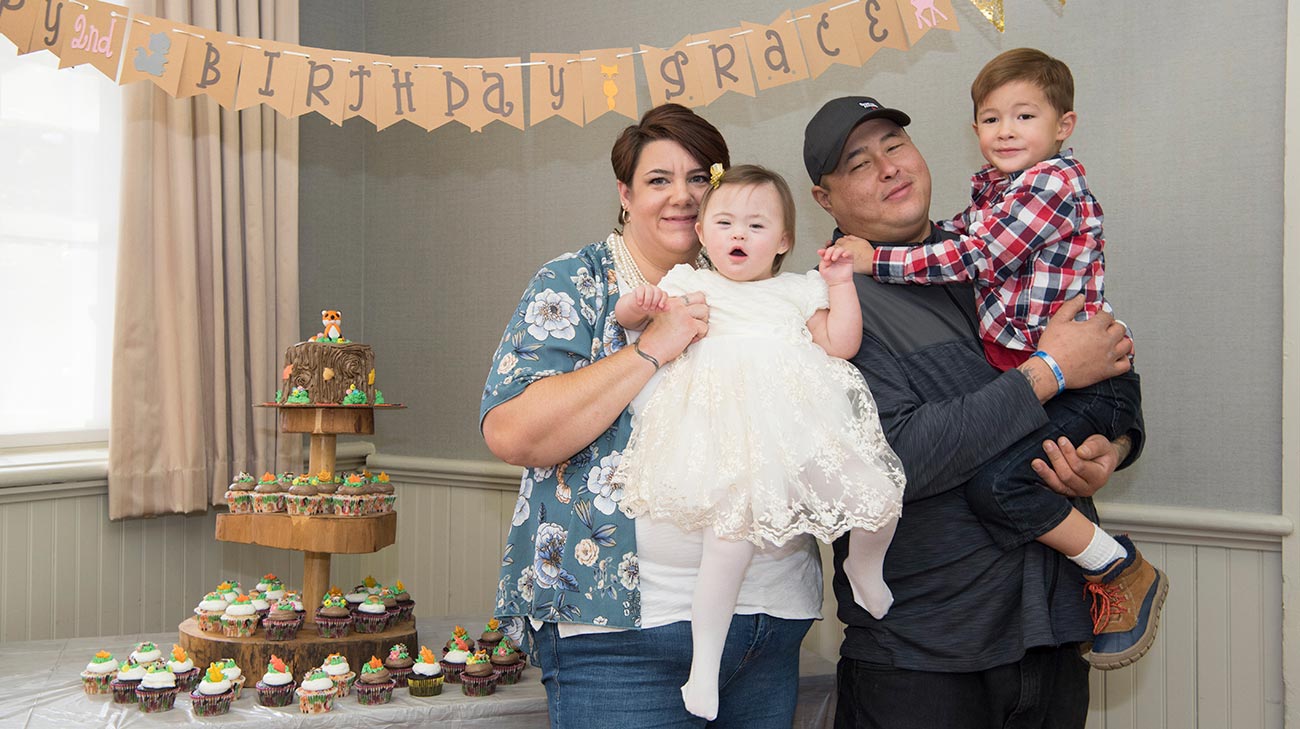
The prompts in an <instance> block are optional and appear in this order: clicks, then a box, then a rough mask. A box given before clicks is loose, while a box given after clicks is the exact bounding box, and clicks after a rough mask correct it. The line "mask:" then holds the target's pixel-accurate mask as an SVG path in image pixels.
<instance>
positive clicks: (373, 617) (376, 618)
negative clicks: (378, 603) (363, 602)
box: [352, 610, 388, 633]
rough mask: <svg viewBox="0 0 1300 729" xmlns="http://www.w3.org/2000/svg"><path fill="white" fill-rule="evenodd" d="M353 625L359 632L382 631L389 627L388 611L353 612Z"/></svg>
mask: <svg viewBox="0 0 1300 729" xmlns="http://www.w3.org/2000/svg"><path fill="white" fill-rule="evenodd" d="M352 627H353V628H354V629H355V630H356V631H357V632H358V633H382V632H383V631H384V629H385V628H387V627H388V613H387V612H382V613H363V612H361V611H359V610H358V611H357V612H355V613H353V614H352Z"/></svg>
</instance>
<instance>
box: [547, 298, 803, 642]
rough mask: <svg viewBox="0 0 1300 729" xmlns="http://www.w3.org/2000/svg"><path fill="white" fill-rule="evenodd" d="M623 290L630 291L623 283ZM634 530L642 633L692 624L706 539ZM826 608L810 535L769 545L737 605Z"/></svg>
mask: <svg viewBox="0 0 1300 729" xmlns="http://www.w3.org/2000/svg"><path fill="white" fill-rule="evenodd" d="M619 287H620V288H621V289H622V290H624V291H626V290H628V289H627V288H626V282H624V281H623V280H622V278H621V277H620V279H619ZM640 336H641V333H640V332H635V331H631V330H628V332H627V338H628V345H629V346H630V345H631V344H632V343H633V342H635V341H636V340H637V338H638V337H640ZM660 375H661V373H658V372H656V373H655V374H654V376H653V377H651V378H650V381H649V382H647V383H646V385H645V387H643V388H641V392H639V393H637V396H636V398H634V399H633V400H632V405H631V407H632V412H633V413H636V411H637V408H639V407H645V404H646V402H647V401H648V400H649V399H650V394H651V393H653V392H654V388H655V386H657V385H658V384H659V378H660ZM634 524H635V525H636V551H637V561H638V565H639V568H640V576H641V577H640V579H641V582H640V588H641V627H642V628H658V627H660V626H663V625H668V624H670V623H675V622H678V621H682V620H690V619H691V596H692V593H693V592H694V590H695V581H696V577H697V575H698V574H699V569H700V557H701V556H702V555H703V553H704V538H703V533H702V532H684V531H682V530H681V529H679V528H678V527H677V526H676V525H675V524H673V523H671V522H665V521H661V520H655V519H647V518H645V517H640V518H637V519H636V520H635V521H634ZM821 606H822V570H821V555H820V553H819V552H818V550H817V540H816V539H814V538H813V537H812V536H810V535H807V534H804V535H800V536H797V537H795V538H793V539H791V540H790V541H788V542H786V543H785V544H784V545H782V546H780V547H776V546H772V545H770V544H769V545H765V546H763V547H761V548H759V549H757V550H755V552H754V559H753V561H752V562H750V564H749V571H748V572H747V573H746V574H745V579H744V581H743V582H742V583H741V586H740V595H739V597H738V598H737V600H736V610H735V613H736V614H737V615H757V614H764V615H771V616H773V617H777V618H785V619H789V620H806V619H809V618H812V619H816V620H820V619H821V617H822V613H821ZM540 627H541V623H540V622H539V621H537V620H533V628H534V629H538V628H540ZM558 627H559V631H560V637H561V638H564V637H568V636H570V635H584V634H587V633H599V632H617V631H621V630H623V628H611V627H608V626H599V625H587V624H584V623H560V624H559V626H558Z"/></svg>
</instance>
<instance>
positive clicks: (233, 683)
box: [230, 674, 248, 701]
mask: <svg viewBox="0 0 1300 729" xmlns="http://www.w3.org/2000/svg"><path fill="white" fill-rule="evenodd" d="M247 681H248V676H245V675H243V674H240V675H239V678H232V679H230V688H231V690H232V691H234V692H235V701H238V700H239V697H240V695H241V694H243V693H244V683H245V682H247Z"/></svg>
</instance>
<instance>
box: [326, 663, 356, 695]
mask: <svg viewBox="0 0 1300 729" xmlns="http://www.w3.org/2000/svg"><path fill="white" fill-rule="evenodd" d="M321 670H323V671H324V672H325V675H326V676H329V677H330V679H331V680H333V681H334V687H335V688H336V689H338V696H339V698H343V697H344V696H347V695H348V694H350V693H351V692H352V683H353V682H354V681H356V678H357V673H356V671H353V670H352V667H351V666H349V665H348V659H347V658H344V657H343V655H342V654H339V653H331V654H329V655H328V656H326V658H325V662H324V663H322V664H321Z"/></svg>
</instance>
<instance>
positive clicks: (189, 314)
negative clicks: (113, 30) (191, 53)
mask: <svg viewBox="0 0 1300 729" xmlns="http://www.w3.org/2000/svg"><path fill="white" fill-rule="evenodd" d="M129 4H130V5H131V6H132V10H134V11H136V12H142V13H147V14H150V15H156V16H160V17H164V18H168V19H170V20H176V21H179V22H184V23H191V24H193V25H197V26H199V27H203V28H212V29H216V30H220V31H224V32H228V33H234V34H237V35H240V36H243V37H245V38H267V39H274V40H279V41H286V42H293V43H296V42H297V41H298V0H261V1H260V2H258V1H257V0H253V1H248V2H243V1H241V2H229V1H228V0H188V1H179V0H134V1H133V2H131V3H129ZM122 92H123V93H124V94H125V96H124V98H123V102H124V107H125V110H124V114H125V120H124V136H125V144H124V147H123V151H122V167H123V174H122V222H121V240H120V242H119V244H118V273H117V302H116V308H115V312H114V315H115V318H116V319H115V327H116V329H115V337H114V338H115V341H114V346H113V403H112V417H111V423H110V426H109V427H110V435H109V477H108V504H109V516H110V518H112V519H121V518H125V517H134V516H151V515H157V514H167V513H188V512H196V511H204V510H206V509H207V507H208V505H209V504H214V503H219V502H221V501H222V500H223V494H224V492H225V490H226V485H227V484H229V483H230V478H231V474H232V473H235V472H238V471H241V470H246V471H249V472H260V471H263V470H276V471H279V470H286V469H293V470H297V468H298V467H299V466H300V459H301V450H302V437H301V436H281V435H277V427H276V426H277V421H276V417H275V411H274V410H273V409H267V408H254V407H252V405H253V403H254V402H266V401H269V400H272V399H273V397H274V394H275V387H276V383H277V379H276V373H277V372H278V369H279V367H278V364H279V358H280V352H282V351H283V349H284V348H285V347H286V346H287V345H289V344H292V343H293V342H296V341H298V340H299V339H300V337H299V336H298V334H299V333H298V331H297V329H298V123H297V121H296V120H286V119H283V118H281V117H279V116H278V115H277V114H276V113H275V112H274V111H271V110H270V109H269V108H267V107H263V106H257V107H253V108H251V109H248V110H245V111H243V112H233V111H229V110H226V109H223V108H221V107H220V106H218V105H217V103H216V102H215V101H214V100H212V99H210V98H207V97H202V96H200V97H195V98H193V99H184V100H177V99H173V98H171V97H169V96H167V95H166V94H164V93H163V92H161V91H159V90H158V89H157V88H156V87H154V86H153V85H151V84H148V83H136V84H132V85H130V86H126V87H123V89H122Z"/></svg>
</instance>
